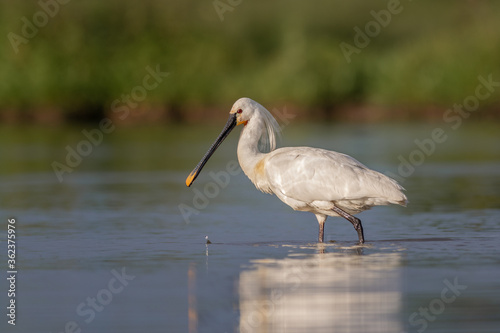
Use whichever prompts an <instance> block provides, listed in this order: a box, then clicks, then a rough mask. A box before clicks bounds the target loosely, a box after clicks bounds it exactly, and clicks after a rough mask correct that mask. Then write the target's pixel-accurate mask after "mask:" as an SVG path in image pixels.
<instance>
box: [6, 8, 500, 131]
mask: <svg viewBox="0 0 500 333" xmlns="http://www.w3.org/2000/svg"><path fill="white" fill-rule="evenodd" d="M59 1H61V2H67V3H64V4H63V3H59V2H58V1H57V0H42V1H40V2H39V1H16V2H13V1H7V0H1V1H0V17H1V19H0V34H1V35H2V36H4V38H3V43H1V44H0V48H1V52H0V56H1V59H0V60H1V61H0V75H1V78H2V80H1V81H0V120H2V122H4V123H6V122H7V123H9V122H11V123H18V122H42V123H65V122H71V121H73V122H74V121H82V120H84V121H88V120H91V121H92V120H93V121H98V120H99V119H101V118H102V117H103V116H106V115H108V116H109V115H114V116H115V117H116V116H119V115H120V112H117V110H116V106H117V105H122V104H115V105H114V106H115V108H113V102H114V101H116V100H117V99H118V100H120V99H121V98H122V95H124V94H125V95H126V94H130V93H131V91H132V90H133V89H134V87H137V86H141V85H142V84H143V79H144V77H145V76H146V75H147V74H148V72H147V70H146V68H147V67H148V66H149V67H150V68H152V69H155V68H160V69H161V71H165V72H169V73H170V74H169V76H168V77H166V78H165V79H164V80H163V81H162V82H161V83H160V84H158V86H157V87H156V88H155V89H151V90H148V91H147V96H145V98H144V100H142V98H141V100H140V103H137V104H138V106H137V107H134V110H135V111H136V113H138V114H139V116H138V117H134V118H133V119H132V118H130V119H129V122H135V121H158V120H161V121H165V122H194V121H198V122H206V121H207V119H209V118H210V119H212V118H213V117H216V119H219V118H225V117H226V113H227V111H228V110H229V108H230V106H231V105H232V103H233V102H234V101H235V100H236V99H238V98H239V97H243V96H247V97H251V98H253V99H255V100H257V101H259V102H260V103H261V104H264V105H265V106H268V108H269V109H271V108H272V107H274V106H275V105H285V104H286V105H287V106H288V107H289V108H295V109H296V110H300V115H301V117H302V118H303V119H313V120H318V119H348V120H353V119H354V120H380V119H382V120H387V119H399V120H408V119H428V118H433V117H434V118H436V117H437V118H440V117H442V114H443V110H445V109H447V108H450V107H452V105H453V104H454V103H461V102H462V101H463V100H464V98H465V97H467V96H469V95H472V94H474V89H475V87H476V86H477V84H478V79H477V78H478V76H479V75H482V76H484V77H487V76H488V75H490V74H492V75H493V78H494V79H495V80H496V81H500V68H499V65H500V20H499V19H498V18H499V17H500V2H498V1H487V0H454V1H430V0H418V1H416V0H414V1H409V0H402V1H401V2H400V3H399V5H397V8H398V13H397V14H393V15H391V17H390V19H389V20H390V21H389V22H388V24H386V26H385V27H384V26H382V25H380V24H379V30H380V31H379V32H378V33H374V36H373V37H370V42H369V44H368V45H367V46H366V47H363V48H358V50H359V52H358V53H353V54H351V56H350V62H348V61H347V59H346V57H345V56H344V54H343V52H342V49H341V47H340V44H341V43H343V42H344V43H348V44H350V45H352V46H356V44H355V41H354V38H355V34H356V32H355V30H354V28H355V27H359V28H360V29H361V30H363V31H365V28H366V24H367V23H369V22H370V21H375V19H374V16H373V14H372V13H371V11H375V12H377V13H380V11H381V10H385V11H387V10H388V6H395V4H397V1H396V2H394V1H395V0H391V1H360V0H356V1H338V0H335V1H333V0H328V1H327V0H318V1H310V2H306V1H295V0H293V1H290V0H289V1H248V0H246V1H244V0H243V1H236V0H232V1H229V0H220V1H194V0H174V1H159V0H149V1H137V0H107V1H97V0H86V1H81V0H72V1H71V0H70V1H68V0H64V1H63V0H59ZM42 4H43V5H42ZM27 22H28V23H27ZM30 25H32V26H31V29H30ZM372 26H373V24H372ZM33 27H34V29H33ZM372 28H373V27H372ZM375 32H376V31H375ZM157 66H158V67H157ZM138 92H140V91H139V90H137V91H136V93H138ZM278 103H279V104H278ZM499 105H500V94H499V93H496V92H495V94H493V95H492V96H491V97H489V98H488V99H487V100H485V101H482V102H481V105H480V107H481V109H484V110H486V111H487V112H480V113H477V114H476V115H475V116H474V118H475V119H485V118H490V117H496V118H498V116H499V115H500V112H499V108H498V106H499ZM113 111H115V112H113ZM201 114H203V115H204V116H200V115H201ZM207 115H209V116H210V117H208V116H207Z"/></svg>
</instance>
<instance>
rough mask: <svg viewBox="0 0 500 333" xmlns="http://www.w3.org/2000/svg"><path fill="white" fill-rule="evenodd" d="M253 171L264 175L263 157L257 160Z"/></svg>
mask: <svg viewBox="0 0 500 333" xmlns="http://www.w3.org/2000/svg"><path fill="white" fill-rule="evenodd" d="M253 171H254V172H255V175H258V176H264V158H263V159H261V160H260V161H259V162H257V164H256V165H255V169H254V170H253Z"/></svg>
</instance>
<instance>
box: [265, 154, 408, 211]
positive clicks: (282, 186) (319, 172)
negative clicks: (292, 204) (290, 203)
mask: <svg viewBox="0 0 500 333" xmlns="http://www.w3.org/2000/svg"><path fill="white" fill-rule="evenodd" d="M265 170H266V171H265V172H266V177H267V179H268V181H269V185H270V187H271V189H272V191H273V192H275V193H277V192H281V194H282V195H284V196H286V197H290V198H293V199H296V200H300V201H303V202H308V203H310V202H313V201H317V200H319V201H339V200H340V201H341V200H358V199H359V200H363V199H367V198H379V199H382V202H383V201H384V200H386V201H387V203H389V202H390V203H399V204H403V203H405V202H406V197H405V196H404V194H403V193H402V192H401V190H403V188H402V187H401V186H400V185H399V184H397V182H396V181H394V180H393V179H391V178H389V177H387V176H385V175H383V174H381V173H378V172H376V171H373V170H370V169H368V168H367V167H366V166H364V165H363V164H361V163H360V162H358V161H357V160H355V159H354V158H352V157H350V156H348V155H345V154H341V153H337V152H334V151H329V150H324V149H318V148H309V147H290V148H280V149H277V150H275V151H273V152H272V153H270V154H269V156H268V157H267V159H266V163H265ZM382 202H380V203H377V204H384V203H382Z"/></svg>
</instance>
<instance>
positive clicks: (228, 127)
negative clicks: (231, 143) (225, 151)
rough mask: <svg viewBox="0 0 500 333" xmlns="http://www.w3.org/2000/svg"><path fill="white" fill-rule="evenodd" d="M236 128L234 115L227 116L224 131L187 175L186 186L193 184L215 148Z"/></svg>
mask: <svg viewBox="0 0 500 333" xmlns="http://www.w3.org/2000/svg"><path fill="white" fill-rule="evenodd" d="M235 126H236V114H231V115H230V116H229V119H228V120H227V123H226V126H224V129H223V130H222V132H221V133H220V134H219V137H218V138H217V140H215V142H214V143H213V144H212V146H211V147H210V149H209V150H208V151H207V152H206V154H205V156H203V158H202V159H201V161H200V163H198V165H197V166H196V167H195V168H194V170H193V171H191V173H190V174H189V176H188V177H187V178H186V186H188V187H189V186H191V184H192V183H193V182H194V180H195V179H196V177H198V174H199V173H200V172H201V169H203V167H204V166H205V163H207V161H208V159H209V158H210V156H212V154H213V153H214V152H215V151H216V150H217V148H218V147H219V146H220V144H221V143H222V141H224V139H225V138H226V137H227V136H228V135H229V133H231V131H232V130H233V128H234V127H235Z"/></svg>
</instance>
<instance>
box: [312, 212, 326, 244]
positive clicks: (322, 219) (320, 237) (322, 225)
mask: <svg viewBox="0 0 500 333" xmlns="http://www.w3.org/2000/svg"><path fill="white" fill-rule="evenodd" d="M315 215H316V218H317V219H318V223H319V235H318V242H320V243H323V242H324V240H325V221H326V215H323V214H315Z"/></svg>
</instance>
